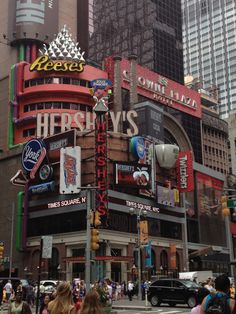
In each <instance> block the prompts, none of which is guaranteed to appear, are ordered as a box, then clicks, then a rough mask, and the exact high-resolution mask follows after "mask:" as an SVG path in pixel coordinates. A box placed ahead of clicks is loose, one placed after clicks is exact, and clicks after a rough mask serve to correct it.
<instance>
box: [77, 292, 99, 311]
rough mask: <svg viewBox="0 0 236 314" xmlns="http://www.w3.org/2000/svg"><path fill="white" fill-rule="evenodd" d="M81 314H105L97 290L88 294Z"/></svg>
mask: <svg viewBox="0 0 236 314" xmlns="http://www.w3.org/2000/svg"><path fill="white" fill-rule="evenodd" d="M79 314H103V307H102V305H101V303H100V300H99V295H98V293H97V291H96V290H94V289H93V290H91V291H89V292H88V293H87V294H86V296H85V298H84V301H83V303H82V305H81V309H80V312H79Z"/></svg>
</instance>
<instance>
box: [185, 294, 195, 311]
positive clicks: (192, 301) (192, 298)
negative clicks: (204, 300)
mask: <svg viewBox="0 0 236 314" xmlns="http://www.w3.org/2000/svg"><path fill="white" fill-rule="evenodd" d="M187 304H188V306H189V307H190V308H193V307H194V306H196V305H197V300H196V297H195V296H194V295H192V296H190V297H188V300H187Z"/></svg>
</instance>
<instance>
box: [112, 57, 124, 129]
mask: <svg viewBox="0 0 236 314" xmlns="http://www.w3.org/2000/svg"><path fill="white" fill-rule="evenodd" d="M121 59H122V58H121V57H120V56H114V57H113V60H114V83H113V96H114V97H113V99H114V100H113V101H114V105H113V111H114V113H117V112H122V110H123V107H122V92H121V82H122V73H121V68H120V62H121ZM118 131H119V132H122V131H123V123H122V119H120V122H119V125H118Z"/></svg>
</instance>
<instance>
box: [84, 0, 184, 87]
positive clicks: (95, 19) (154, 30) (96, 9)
mask: <svg viewBox="0 0 236 314" xmlns="http://www.w3.org/2000/svg"><path fill="white" fill-rule="evenodd" d="M181 25H182V21H181V0H175V1H172V0H156V1H153V0H140V1H136V0H129V1H125V0H121V1H116V0H111V1H108V0H105V1H104V0H103V1H101V0H89V1H88V0H82V1H78V38H79V42H80V45H81V47H82V49H83V50H85V51H86V53H87V56H86V57H88V58H89V59H91V60H93V61H96V62H97V63H98V64H101V62H102V61H103V59H104V57H107V56H109V55H120V56H122V57H126V58H127V57H128V56H129V55H130V54H136V55H137V56H138V63H139V64H141V65H143V66H146V67H148V68H149V69H150V70H153V71H155V72H158V73H159V74H161V75H165V76H166V77H168V78H170V79H172V80H175V81H177V82H179V83H183V49H182V26H181Z"/></svg>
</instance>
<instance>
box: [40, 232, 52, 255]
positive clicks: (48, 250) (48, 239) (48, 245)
mask: <svg viewBox="0 0 236 314" xmlns="http://www.w3.org/2000/svg"><path fill="white" fill-rule="evenodd" d="M42 239H43V248H42V258H52V236H43V237H42Z"/></svg>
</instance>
